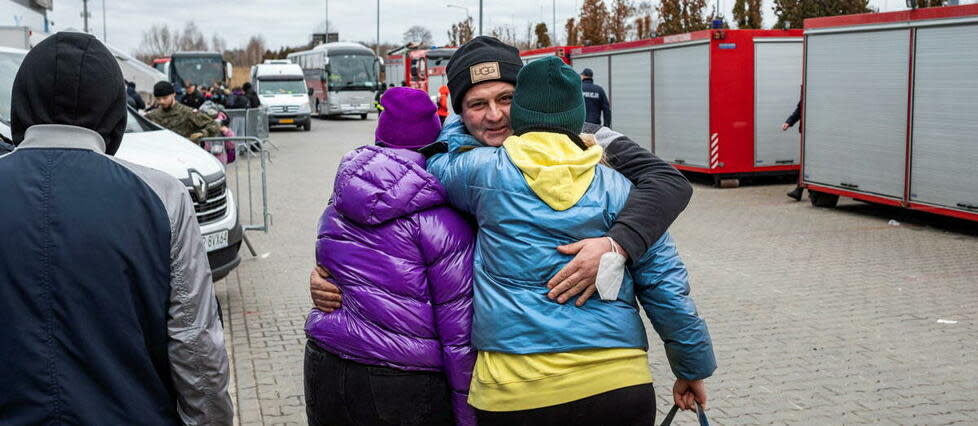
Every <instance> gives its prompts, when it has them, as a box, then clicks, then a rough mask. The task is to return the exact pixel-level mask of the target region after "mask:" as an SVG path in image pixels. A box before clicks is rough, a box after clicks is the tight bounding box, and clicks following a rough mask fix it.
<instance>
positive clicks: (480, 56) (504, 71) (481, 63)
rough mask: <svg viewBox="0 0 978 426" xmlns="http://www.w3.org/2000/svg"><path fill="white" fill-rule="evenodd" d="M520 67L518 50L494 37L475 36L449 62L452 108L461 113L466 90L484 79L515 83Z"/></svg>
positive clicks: (521, 61)
mask: <svg viewBox="0 0 978 426" xmlns="http://www.w3.org/2000/svg"><path fill="white" fill-rule="evenodd" d="M520 68H523V60H522V59H520V51H519V50H517V49H516V48H515V47H513V46H510V45H508V44H506V43H503V42H501V41H499V40H498V39H496V38H493V37H487V36H478V37H476V38H474V39H472V40H469V42H468V43H465V44H463V45H462V47H459V48H458V50H456V51H455V54H453V55H452V58H451V59H450V60H449V61H448V67H447V69H446V72H447V74H448V90H449V91H450V92H451V97H452V108H453V109H454V110H455V111H456V112H458V113H461V112H462V99H463V98H465V93H466V92H468V91H469V89H471V88H473V87H475V85H477V84H479V83H484V82H487V81H504V82H507V83H512V84H516V75H517V74H519V72H520Z"/></svg>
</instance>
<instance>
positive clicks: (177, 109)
mask: <svg viewBox="0 0 978 426" xmlns="http://www.w3.org/2000/svg"><path fill="white" fill-rule="evenodd" d="M146 118H147V119H149V120H151V121H153V122H154V123H156V124H159V125H160V126H163V127H166V128H167V129H170V130H171V131H173V133H176V134H178V135H180V136H183V137H185V138H187V139H190V140H192V141H194V142H197V141H198V139H200V138H209V137H214V136H220V134H221V126H220V125H219V124H218V123H217V122H216V121H214V119H212V118H210V117H208V116H207V114H203V113H200V112H197V111H194V110H193V109H192V108H190V107H188V106H186V105H184V104H181V103H174V104H173V106H172V107H170V109H169V110H164V109H163V108H162V107H161V108H157V109H154V110H153V111H150V112H149V113H147V114H146ZM196 134H200V136H196Z"/></svg>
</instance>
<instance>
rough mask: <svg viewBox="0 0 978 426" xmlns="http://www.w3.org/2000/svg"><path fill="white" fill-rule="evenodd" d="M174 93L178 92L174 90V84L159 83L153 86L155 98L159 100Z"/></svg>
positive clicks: (167, 82)
mask: <svg viewBox="0 0 978 426" xmlns="http://www.w3.org/2000/svg"><path fill="white" fill-rule="evenodd" d="M174 93H176V90H174V89H173V83H170V82H169V81H158V82H156V84H154V85H153V96H155V97H157V98H162V97H164V96H169V95H172V94H174Z"/></svg>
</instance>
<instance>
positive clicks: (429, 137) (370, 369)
mask: <svg viewBox="0 0 978 426" xmlns="http://www.w3.org/2000/svg"><path fill="white" fill-rule="evenodd" d="M381 103H383V107H384V112H383V113H382V114H381V115H380V117H379V118H378V123H377V130H376V132H375V140H376V145H375V146H365V147H361V148H358V149H356V150H354V151H353V152H350V153H349V154H347V155H346V156H344V157H343V159H342V160H341V161H340V165H339V170H338V171H337V173H336V180H335V183H334V185H333V188H334V193H333V196H332V199H331V201H330V203H329V205H328V206H327V208H326V211H325V212H324V213H323V215H322V218H321V219H320V222H319V232H318V234H317V235H318V236H319V237H318V240H317V241H316V261H317V263H318V264H319V265H322V266H323V267H325V268H327V269H328V270H329V271H330V272H331V273H332V276H333V279H334V280H335V282H336V284H337V286H339V288H340V289H341V290H342V291H343V294H344V303H345V306H344V308H343V309H339V310H335V311H333V312H330V313H326V312H323V311H320V310H318V309H312V311H311V312H310V314H309V317H308V319H307V320H306V327H305V330H306V335H307V336H308V338H309V340H308V342H307V343H306V353H305V368H304V378H305V397H306V413H307V417H308V419H309V423H310V424H311V425H405V426H409V425H417V426H438V425H452V424H458V425H463V426H474V425H475V414H474V411H473V410H472V409H471V408H470V407H469V406H468V404H467V403H466V399H467V396H468V388H469V382H470V381H471V374H472V365H473V364H474V362H475V352H474V351H473V350H472V348H471V347H470V343H469V333H470V329H471V317H472V249H473V241H474V232H473V230H472V227H471V225H470V224H469V222H468V221H467V220H466V219H465V218H463V217H462V216H461V215H460V214H459V213H458V212H456V211H455V210H454V209H452V208H451V207H449V206H448V205H447V204H446V203H447V200H446V198H445V189H444V188H443V187H442V186H441V184H439V183H438V181H437V180H436V179H435V178H434V177H433V176H432V175H431V174H430V173H428V172H427V171H425V157H424V156H423V155H421V154H420V153H418V152H416V150H417V149H419V148H422V147H424V146H426V145H428V144H430V143H432V142H434V141H435V139H436V137H437V136H438V132H439V130H441V125H440V123H439V121H438V117H437V116H436V115H435V105H434V104H433V103H432V102H431V99H430V98H429V97H428V94H427V93H425V92H422V91H420V90H416V89H410V88H401V87H397V88H391V89H389V90H388V91H387V93H385V94H384V97H383V98H382V99H381ZM453 412H454V421H453V415H452V413H453Z"/></svg>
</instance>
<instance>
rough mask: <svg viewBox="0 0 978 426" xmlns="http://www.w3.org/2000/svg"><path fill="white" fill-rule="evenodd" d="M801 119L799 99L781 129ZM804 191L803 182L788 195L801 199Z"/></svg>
mask: <svg viewBox="0 0 978 426" xmlns="http://www.w3.org/2000/svg"><path fill="white" fill-rule="evenodd" d="M799 121H801V100H799V101H798V106H796V107H795V110H794V111H792V112H791V115H789V116H788V118H787V119H786V120H784V123H782V124H781V131H782V132H785V131H788V129H790V128H791V127H792V126H794V125H795V123H797V122H799ZM798 132H799V133H801V125H799V126H798ZM804 192H805V188H802V187H801V184H798V186H796V187H795V189H793V190H792V191H791V192H789V193H788V194H787V195H788V197H790V198H794V199H795V201H801V196H802V195H803V194H804Z"/></svg>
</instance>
